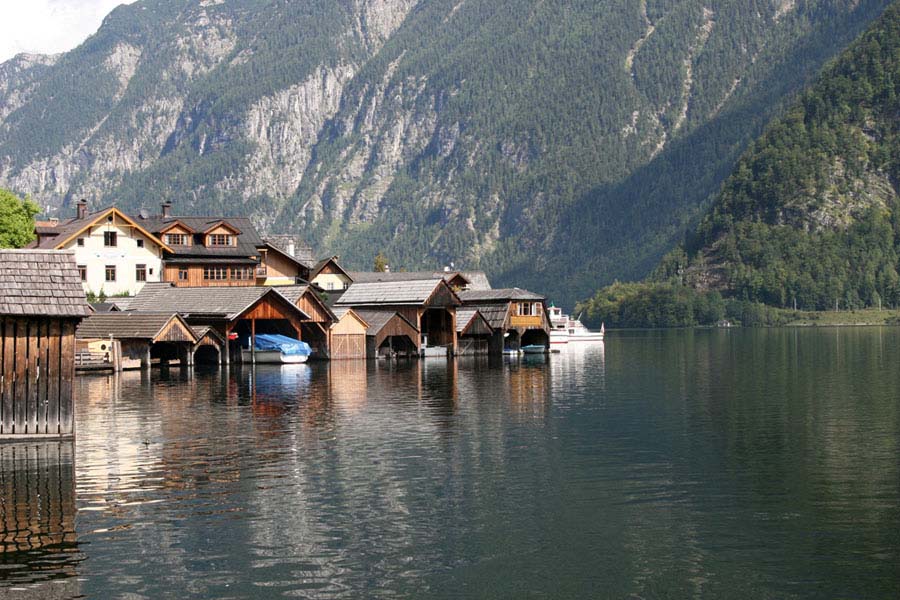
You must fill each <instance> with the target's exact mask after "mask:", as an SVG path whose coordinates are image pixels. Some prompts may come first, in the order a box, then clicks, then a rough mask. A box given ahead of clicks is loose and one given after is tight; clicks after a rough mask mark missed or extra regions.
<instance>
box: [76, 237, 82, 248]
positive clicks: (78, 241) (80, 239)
mask: <svg viewBox="0 0 900 600" xmlns="http://www.w3.org/2000/svg"><path fill="white" fill-rule="evenodd" d="M75 244H76V245H77V246H78V247H79V248H84V238H78V240H77V241H76V242H75Z"/></svg>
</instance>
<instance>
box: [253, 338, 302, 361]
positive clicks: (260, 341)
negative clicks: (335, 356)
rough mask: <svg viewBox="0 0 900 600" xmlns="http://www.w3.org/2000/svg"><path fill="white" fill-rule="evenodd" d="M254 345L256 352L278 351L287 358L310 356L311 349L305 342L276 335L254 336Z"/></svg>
mask: <svg viewBox="0 0 900 600" xmlns="http://www.w3.org/2000/svg"><path fill="white" fill-rule="evenodd" d="M255 345H256V349H257V350H279V351H281V353H282V354H287V355H288V356H309V355H310V354H312V348H310V346H309V344H307V343H306V342H301V341H300V340H295V339H294V338H289V337H287V336H286V335H278V334H276V333H258V334H256V344H255Z"/></svg>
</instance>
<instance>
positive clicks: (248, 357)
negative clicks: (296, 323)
mask: <svg viewBox="0 0 900 600" xmlns="http://www.w3.org/2000/svg"><path fill="white" fill-rule="evenodd" d="M241 359H243V361H244V363H248V364H249V363H253V362H254V356H253V353H252V352H250V351H249V350H241ZM307 360H309V356H307V355H304V354H283V353H282V352H279V351H277V350H257V351H256V357H255V362H256V363H257V364H279V365H296V364H300V363H305V362H306V361H307Z"/></svg>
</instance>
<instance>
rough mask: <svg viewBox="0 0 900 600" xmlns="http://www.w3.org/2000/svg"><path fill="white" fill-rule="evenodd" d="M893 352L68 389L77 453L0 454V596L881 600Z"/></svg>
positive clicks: (799, 345)
mask: <svg viewBox="0 0 900 600" xmlns="http://www.w3.org/2000/svg"><path fill="white" fill-rule="evenodd" d="M898 361H900V331H897V330H893V329H853V330H805V331H798V330H771V331H697V332H693V331H678V332H650V333H620V334H613V335H610V336H609V337H608V340H607V341H606V343H605V344H600V345H591V346H585V347H582V348H567V349H566V350H565V351H563V352H562V353H561V354H554V355H550V356H546V357H545V356H537V357H521V358H516V359H508V358H507V359H502V360H496V361H495V360H489V359H487V358H479V357H472V358H465V359H458V360H455V361H447V360H434V359H428V360H422V361H417V362H416V361H413V362H402V361H401V362H389V361H379V362H368V363H367V362H365V361H360V362H356V361H335V362H332V363H309V364H304V365H285V366H278V365H258V366H257V367H255V368H247V367H245V368H235V369H232V370H220V369H212V370H202V369H197V370H190V371H181V370H179V369H171V370H167V371H163V372H157V371H154V372H153V373H152V374H150V375H148V374H142V373H138V372H128V373H124V374H120V375H118V376H87V377H80V378H79V379H78V380H77V381H76V385H77V394H78V404H77V407H78V408H77V418H78V420H77V426H78V434H77V436H78V437H77V441H76V443H75V445H74V448H73V447H72V445H69V446H68V447H65V446H59V449H58V450H49V451H48V450H31V449H29V448H30V447H26V448H25V449H24V450H18V449H16V448H22V446H20V445H16V446H0V460H2V461H3V463H2V464H3V480H2V483H3V487H2V490H3V505H2V506H3V510H4V511H5V512H4V513H3V521H2V522H3V524H4V527H5V532H6V533H5V537H4V538H3V540H4V546H3V547H4V549H5V552H4V553H3V555H2V559H0V560H2V562H0V567H2V571H0V598H4V597H6V596H8V595H10V594H14V593H20V594H25V593H28V594H31V595H32V596H33V597H72V596H78V595H84V596H87V597H121V596H127V597H135V598H137V597H148V598H156V597H172V596H175V597H179V596H187V595H190V596H193V597H206V598H248V597H274V596H286V597H308V598H331V597H346V598H357V597H373V598H379V597H391V598H397V597H400V598H417V597H439V598H441V597H442V598H459V597H473V598H481V597H519V596H541V595H543V596H548V597H554V598H584V597H598V596H599V597H607V596H608V597H627V596H634V597H659V596H668V597H685V596H693V597H697V596H705V597H716V598H745V597H810V598H812V597H822V596H829V597H831V596H851V597H892V596H894V595H895V594H894V592H896V591H897V590H898V589H900V574H898V573H897V570H896V565H897V564H900V541H898V539H897V537H896V523H897V522H900V508H898V507H900V466H898V461H897V456H898V455H900V447H898V446H900V394H898V393H897V392H898V390H900V373H898V371H897V370H896V368H895V366H896V365H897V364H900V363H898ZM54 447H57V446H54ZM29 453H30V454H29ZM35 453H37V454H35ZM73 453H74V455H73ZM10 474H12V475H10ZM11 482H12V483H11ZM48 490H51V491H49V492H48ZM52 490H57V491H52ZM38 497H39V498H40V499H41V502H43V504H40V509H39V510H38V511H37V512H35V507H36V506H38V505H36V504H34V503H33V502H32V501H31V500H30V499H31V498H38ZM23 498H27V499H28V500H23ZM9 515H13V516H9ZM33 515H39V517H34V516H33ZM22 532H27V533H24V534H23V533H22ZM76 532H77V534H76ZM23 544H24V545H23ZM48 580H52V581H50V583H53V584H55V585H57V587H55V588H53V593H55V594H56V596H49V595H44V596H42V595H41V594H42V593H44V592H45V591H46V590H47V589H49V588H47V587H46V586H47V585H50V583H48ZM59 582H63V583H65V585H63V586H59ZM41 586H45V587H41ZM67 586H68V587H67ZM12 597H15V596H12Z"/></svg>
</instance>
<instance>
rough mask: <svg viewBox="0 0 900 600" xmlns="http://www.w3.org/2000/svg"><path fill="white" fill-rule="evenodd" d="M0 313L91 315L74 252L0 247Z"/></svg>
mask: <svg viewBox="0 0 900 600" xmlns="http://www.w3.org/2000/svg"><path fill="white" fill-rule="evenodd" d="M0 314H2V315H23V316H24V315H29V316H32V315H33V316H42V317H86V316H88V315H90V314H91V308H90V306H88V303H87V300H86V299H85V296H84V288H83V287H82V285H81V276H80V275H79V274H78V267H76V265H75V255H74V254H73V253H72V252H63V251H59V250H0Z"/></svg>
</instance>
